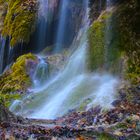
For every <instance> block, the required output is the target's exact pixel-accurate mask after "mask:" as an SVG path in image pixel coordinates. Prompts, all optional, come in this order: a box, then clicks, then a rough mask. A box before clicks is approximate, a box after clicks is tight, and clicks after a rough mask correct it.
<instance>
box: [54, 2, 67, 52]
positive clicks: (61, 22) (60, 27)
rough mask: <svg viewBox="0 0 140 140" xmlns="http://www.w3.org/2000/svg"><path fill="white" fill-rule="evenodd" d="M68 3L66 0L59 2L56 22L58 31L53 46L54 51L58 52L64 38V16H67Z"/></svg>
mask: <svg viewBox="0 0 140 140" xmlns="http://www.w3.org/2000/svg"><path fill="white" fill-rule="evenodd" d="M68 4H69V1H68V0H62V1H61V3H60V5H61V6H60V13H59V16H60V19H59V23H58V31H57V34H56V47H55V50H54V51H55V52H60V51H61V50H62V48H63V47H62V44H63V43H62V42H63V39H64V32H65V29H66V17H67V6H68Z"/></svg>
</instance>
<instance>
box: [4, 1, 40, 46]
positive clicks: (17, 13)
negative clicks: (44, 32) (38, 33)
mask: <svg viewBox="0 0 140 140" xmlns="http://www.w3.org/2000/svg"><path fill="white" fill-rule="evenodd" d="M32 5H33V6H32ZM36 8H37V2H36V0H32V1H30V2H29V1H28V0H25V1H21V0H9V2H8V10H7V14H6V17H5V20H4V27H3V31H2V34H3V36H10V38H11V41H10V45H11V46H15V45H16V44H18V43H20V42H26V43H28V41H29V39H30V35H31V34H32V33H33V31H34V28H35V19H36Z"/></svg>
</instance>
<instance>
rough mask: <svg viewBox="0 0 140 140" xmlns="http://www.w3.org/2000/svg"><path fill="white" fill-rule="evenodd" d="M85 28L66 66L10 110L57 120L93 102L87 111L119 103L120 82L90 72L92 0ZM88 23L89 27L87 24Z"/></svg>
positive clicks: (28, 115) (31, 116) (108, 75)
mask: <svg viewBox="0 0 140 140" xmlns="http://www.w3.org/2000/svg"><path fill="white" fill-rule="evenodd" d="M84 5H85V8H86V11H87V12H86V16H85V17H84V19H83V25H84V26H83V27H82V28H81V30H80V31H79V35H78V37H77V39H76V41H75V42H74V43H73V46H71V48H74V49H75V48H76V49H75V51H74V52H73V53H72V55H71V56H70V57H69V59H68V61H67V63H66V66H65V68H64V69H62V70H61V71H60V72H59V73H58V75H56V76H55V77H53V78H52V79H50V80H49V81H47V82H46V84H44V85H43V86H39V87H37V88H34V89H32V93H31V94H30V95H28V96H26V97H24V98H23V99H22V100H20V101H18V100H16V101H15V102H14V103H13V104H12V106H11V107H10V110H11V111H13V112H15V113H16V114H18V115H23V116H25V117H29V118H39V119H55V118H57V117H60V116H62V115H64V114H66V113H67V112H68V111H69V110H71V109H75V108H76V109H78V108H79V107H80V106H81V105H82V104H83V103H84V102H85V100H86V99H90V102H89V103H88V104H87V109H89V108H91V107H94V106H97V105H100V106H101V107H103V108H110V107H112V106H111V103H112V102H113V101H114V100H115V95H116V87H117V85H118V79H117V78H116V77H113V76H111V75H110V74H107V73H89V72H88V71H87V64H86V63H87V54H88V53H87V51H88V41H87V30H88V27H89V24H88V23H89V22H88V1H87V2H86V3H85V1H84ZM85 23H86V24H85Z"/></svg>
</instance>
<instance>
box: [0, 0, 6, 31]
mask: <svg viewBox="0 0 140 140" xmlns="http://www.w3.org/2000/svg"><path fill="white" fill-rule="evenodd" d="M6 12H7V1H5V0H0V33H1V32H2V29H3V26H4V19H5V16H6Z"/></svg>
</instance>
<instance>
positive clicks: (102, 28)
mask: <svg viewBox="0 0 140 140" xmlns="http://www.w3.org/2000/svg"><path fill="white" fill-rule="evenodd" d="M113 12H114V10H111V11H104V12H103V13H102V14H101V15H100V17H99V18H98V19H97V20H96V21H94V22H93V24H92V26H91V27H90V29H89V46H90V47H89V68H90V69H91V70H96V69H97V68H101V69H107V70H110V71H113V72H114V71H115V68H116V64H118V62H119V60H118V58H119V56H120V52H119V49H118V45H119V41H118V40H119V38H116V34H114V26H115V25H114V23H113V16H112V14H113ZM116 46H117V47H116ZM114 66H115V68H114Z"/></svg>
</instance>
